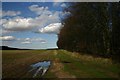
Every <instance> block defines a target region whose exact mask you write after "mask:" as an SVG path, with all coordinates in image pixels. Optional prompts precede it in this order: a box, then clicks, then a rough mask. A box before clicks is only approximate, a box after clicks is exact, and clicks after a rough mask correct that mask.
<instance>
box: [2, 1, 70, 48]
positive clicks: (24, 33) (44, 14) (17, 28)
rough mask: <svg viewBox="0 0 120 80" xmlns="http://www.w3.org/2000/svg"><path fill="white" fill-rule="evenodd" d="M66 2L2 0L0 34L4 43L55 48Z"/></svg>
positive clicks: (66, 13) (24, 46) (64, 14)
mask: <svg viewBox="0 0 120 80" xmlns="http://www.w3.org/2000/svg"><path fill="white" fill-rule="evenodd" d="M65 7H67V6H66V3H60V2H37V3H35V2H34V3H33V2H4V3H2V24H1V29H2V34H1V36H0V40H2V44H1V45H4V46H10V47H17V48H28V49H47V48H57V45H56V42H57V40H58V37H57V35H58V34H59V32H60V29H61V28H62V27H63V25H62V24H61V18H64V16H66V15H68V14H69V12H63V9H64V8H65Z"/></svg>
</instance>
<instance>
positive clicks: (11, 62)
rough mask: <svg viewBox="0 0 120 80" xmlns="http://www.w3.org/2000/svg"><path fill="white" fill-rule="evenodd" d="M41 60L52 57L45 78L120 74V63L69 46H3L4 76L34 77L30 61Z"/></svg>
mask: <svg viewBox="0 0 120 80" xmlns="http://www.w3.org/2000/svg"><path fill="white" fill-rule="evenodd" d="M40 61H51V65H50V67H49V69H48V71H47V72H46V73H45V75H43V76H42V78H119V73H120V69H119V66H120V64H118V63H113V61H112V60H111V59H108V58H101V57H93V56H90V55H86V54H84V55H83V54H80V53H79V54H78V53H75V52H68V51H66V50H3V51H2V77H3V78H33V75H32V74H30V73H29V72H28V71H29V68H30V65H31V64H34V63H37V62H40ZM34 78H41V76H39V75H38V76H36V77H34Z"/></svg>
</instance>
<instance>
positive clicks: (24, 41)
mask: <svg viewBox="0 0 120 80" xmlns="http://www.w3.org/2000/svg"><path fill="white" fill-rule="evenodd" d="M17 40H18V41H20V42H21V43H22V44H30V43H34V42H40V43H46V42H47V41H46V40H45V39H42V38H18V39H17Z"/></svg>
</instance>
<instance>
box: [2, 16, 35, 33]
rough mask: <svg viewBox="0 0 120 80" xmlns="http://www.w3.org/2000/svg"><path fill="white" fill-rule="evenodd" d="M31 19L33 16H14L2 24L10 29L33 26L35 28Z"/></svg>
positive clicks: (22, 28) (20, 29)
mask: <svg viewBox="0 0 120 80" xmlns="http://www.w3.org/2000/svg"><path fill="white" fill-rule="evenodd" d="M31 19H32V18H20V17H18V18H13V19H9V20H8V21H6V22H5V23H3V24H2V26H3V28H4V29H5V30H10V31H24V30H30V29H31V28H33V26H32V24H31V23H30V20H31Z"/></svg>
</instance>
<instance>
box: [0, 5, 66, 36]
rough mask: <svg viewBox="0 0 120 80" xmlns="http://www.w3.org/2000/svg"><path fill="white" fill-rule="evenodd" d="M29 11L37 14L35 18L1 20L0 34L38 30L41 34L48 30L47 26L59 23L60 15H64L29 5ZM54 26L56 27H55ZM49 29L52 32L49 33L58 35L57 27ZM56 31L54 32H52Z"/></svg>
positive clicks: (46, 8)
mask: <svg viewBox="0 0 120 80" xmlns="http://www.w3.org/2000/svg"><path fill="white" fill-rule="evenodd" d="M29 9H30V10H31V11H33V12H35V13H37V14H39V15H38V16H37V17H35V18H24V17H19V16H16V17H14V18H11V19H2V23H1V25H2V30H3V31H2V33H3V34H7V33H10V32H17V31H34V32H36V31H38V29H39V30H40V31H41V28H42V30H43V31H42V32H45V31H46V29H48V27H45V26H47V25H48V24H54V23H60V22H61V21H60V15H65V14H66V13H62V12H60V11H50V10H49V9H48V7H40V6H38V5H31V6H30V7H29ZM55 26H56V25H55ZM55 26H54V27H49V28H51V29H53V30H49V31H47V32H49V33H55V34H56V33H58V32H59V31H58V29H59V27H58V26H56V27H55ZM44 27H45V28H44ZM54 30H56V32H55V31H54Z"/></svg>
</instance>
